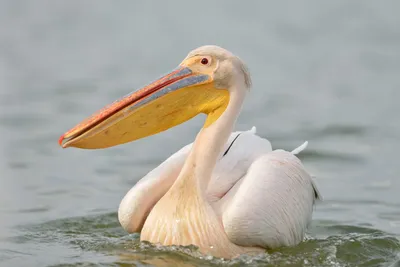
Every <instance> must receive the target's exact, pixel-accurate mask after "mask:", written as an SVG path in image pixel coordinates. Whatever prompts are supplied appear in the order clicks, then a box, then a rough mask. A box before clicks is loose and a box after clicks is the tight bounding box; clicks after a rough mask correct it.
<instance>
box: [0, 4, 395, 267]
mask: <svg viewBox="0 0 400 267" xmlns="http://www.w3.org/2000/svg"><path fill="white" fill-rule="evenodd" d="M399 10H400V2H398V1H385V2H382V1H345V0H343V1H331V2H327V1H324V2H321V1H279V2H278V1H275V2H272V1H249V2H245V1H209V0H207V1H196V2H191V1H174V2H172V1H142V2H139V1H118V2H111V1H109V2H106V1H36V2H34V1H17V0H9V1H5V0H3V1H1V2H0V25H1V26H0V137H1V138H0V151H1V153H0V156H1V160H0V265H1V266H97V265H101V266H208V265H213V264H219V263H218V262H215V261H213V260H211V261H206V260H202V259H194V258H191V257H185V256H182V255H181V254H179V253H176V252H168V251H163V250H160V249H159V248H158V249H157V248H153V247H151V246H150V247H148V246H147V247H146V246H143V244H140V243H139V241H138V237H137V235H126V234H125V232H124V231H123V230H122V229H121V228H120V226H119V223H118V221H117V215H116V211H117V208H118V205H119V202H120V201H121V199H122V198H123V196H124V195H125V193H126V192H127V191H128V190H129V189H130V188H131V187H132V186H133V185H134V184H135V183H136V181H138V179H140V178H141V177H142V176H143V175H145V174H146V173H147V172H148V171H149V170H151V169H153V168H154V167H156V166H157V165H158V164H159V163H161V162H162V161H163V160H165V159H166V158H167V157H168V156H169V155H171V154H172V153H174V152H175V151H177V150H178V149H179V148H181V147H182V146H183V145H186V144H187V143H190V142H192V141H193V139H194V137H195V134H196V133H197V131H198V130H199V129H200V127H201V125H202V121H203V119H204V117H201V116H200V117H197V118H195V119H193V120H191V121H189V122H188V123H185V124H183V125H180V126H178V127H176V128H174V129H171V130H169V131H167V132H164V133H161V134H159V135H156V136H152V137H149V138H146V139H143V140H140V141H137V142H134V143H130V144H126V145H123V146H119V147H115V148H111V149H107V150H96V151H86V150H78V149H64V150H63V149H61V148H60V147H59V146H58V143H57V140H58V138H59V136H60V135H61V134H63V133H64V132H65V131H66V130H68V129H70V128H71V127H72V126H74V125H75V124H76V123H78V122H80V121H81V120H82V119H84V118H85V117H87V116H88V115H90V114H92V113H93V112H94V111H96V110H98V109H99V108H101V107H103V106H104V105H105V104H108V103H110V102H112V101H114V100H115V99H117V98H119V97H121V96H123V95H125V94H127V93H129V92H131V91H132V90H134V89H136V88H139V87H140V86H142V85H144V84H146V83H148V82H149V81H151V80H153V79H154V78H157V77H159V76H160V75H161V74H163V73H166V72H167V71H169V70H171V69H172V68H174V67H175V66H176V65H177V64H179V63H180V62H181V60H182V59H183V58H184V57H185V56H186V54H187V53H188V52H189V51H190V50H192V49H194V48H196V47H198V46H201V45H205V44H216V45H219V46H222V47H224V48H226V49H228V50H230V51H232V52H233V53H234V54H236V55H238V56H239V57H241V58H242V60H243V61H244V62H245V63H246V64H247V65H248V67H249V69H250V72H251V74H252V78H253V85H254V86H253V88H252V90H251V93H250V94H249V95H248V98H247V99H246V102H245V106H244V109H243V112H242V114H241V116H240V118H239V120H238V123H237V126H236V129H237V130H247V129H250V128H251V127H252V126H256V127H257V132H258V134H259V135H260V136H262V137H264V138H268V139H269V140H270V141H271V142H272V145H273V148H284V149H287V150H291V149H293V148H295V147H297V146H298V145H300V144H301V143H303V142H304V141H305V140H308V141H309V147H308V149H307V150H306V151H305V152H304V153H303V154H301V155H300V158H301V159H302V160H303V162H304V164H305V166H306V167H307V168H308V169H309V171H310V172H311V173H312V174H313V175H315V176H316V182H317V185H318V186H319V190H320V191H321V193H322V195H323V197H324V202H322V203H320V204H318V206H317V207H316V209H315V212H314V221H313V226H312V228H311V230H310V240H308V241H307V242H305V243H304V244H302V245H300V246H298V247H296V248H291V249H287V250H282V251H281V250H280V251H278V252H274V253H271V254H269V255H266V256H265V257H263V258H259V259H257V260H251V259H250V260H249V259H241V260H239V261H237V262H234V263H232V264H239V265H241V264H245V263H252V264H253V265H251V266H255V265H257V264H259V265H260V266H264V265H268V264H270V265H271V266H274V265H277V266H284V265H285V264H288V265H287V266H301V265H304V266H399V265H396V264H399V263H398V262H397V261H398V259H399V256H398V255H399V252H400V243H399V241H398V239H397V236H398V235H399V234H400V194H399V192H400V179H399V173H400V167H399V163H398V152H399V151H400V143H399V135H400V120H399V115H400V106H399V104H398V102H399V100H400V75H399V72H400V16H399ZM122 254H124V255H125V256H124V257H123V256H121V255H122ZM315 259H319V260H315ZM396 262H397V263H396ZM146 264H147V265H146ZM291 264H292V265H291ZM239 265H238V266H239Z"/></svg>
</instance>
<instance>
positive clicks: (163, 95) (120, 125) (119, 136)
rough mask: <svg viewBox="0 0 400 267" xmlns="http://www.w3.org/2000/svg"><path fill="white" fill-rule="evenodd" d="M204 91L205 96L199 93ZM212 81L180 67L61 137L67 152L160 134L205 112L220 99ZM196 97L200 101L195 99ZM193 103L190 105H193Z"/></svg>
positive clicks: (60, 140) (94, 115)
mask: <svg viewBox="0 0 400 267" xmlns="http://www.w3.org/2000/svg"><path fill="white" fill-rule="evenodd" d="M199 87H201V88H203V89H204V90H203V91H202V94H203V96H202V97H200V94H199V92H198V90H197V89H199ZM211 91H215V89H214V88H213V86H212V78H211V77H210V76H209V75H206V74H201V73H200V74H199V73H193V71H192V70H191V69H190V68H189V67H184V66H179V67H178V68H177V69H175V70H174V71H172V72H171V73H169V74H167V75H165V76H163V77H161V78H160V79H158V80H156V81H154V82H153V83H151V84H149V85H147V86H145V87H143V88H142V89H139V90H137V91H134V92H132V93H130V94H129V95H127V96H125V97H123V98H121V99H119V100H117V101H115V102H114V103H112V104H110V105H108V106H106V107H104V108H103V109H101V110H99V111H98V112H96V113H95V114H93V115H92V116H90V117H89V118H87V119H86V120H84V121H83V122H81V123H79V124H78V125H76V126H75V127H74V128H72V129H71V130H69V131H67V132H66V133H65V134H63V135H61V137H60V139H59V141H58V142H59V144H60V146H62V147H63V148H66V147H70V146H72V147H79V148H88V149H95V148H106V147H110V146H115V145H119V144H123V143H126V142H130V141H133V140H137V139H139V138H142V137H145V136H149V135H152V134H156V133H158V132H161V131H164V130H166V129H169V128H171V127H173V126H175V125H177V124H180V123H182V122H184V121H186V120H188V119H190V118H192V117H194V116H196V115H197V114H198V113H200V112H203V109H204V103H205V102H207V101H212V100H215V99H217V98H218V95H221V94H215V92H214V93H211ZM193 96H196V97H193ZM189 102H190V103H189Z"/></svg>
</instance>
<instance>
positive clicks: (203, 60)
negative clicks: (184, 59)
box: [200, 57, 208, 65]
mask: <svg viewBox="0 0 400 267" xmlns="http://www.w3.org/2000/svg"><path fill="white" fill-rule="evenodd" d="M200 62H201V64H203V65H207V64H208V59H207V58H205V57H204V58H202V59H201V61H200Z"/></svg>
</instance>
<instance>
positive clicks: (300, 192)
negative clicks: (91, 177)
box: [59, 46, 319, 259]
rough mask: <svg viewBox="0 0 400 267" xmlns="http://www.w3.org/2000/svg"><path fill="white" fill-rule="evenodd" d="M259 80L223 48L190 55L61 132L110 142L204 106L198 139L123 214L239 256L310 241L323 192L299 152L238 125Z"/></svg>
mask: <svg viewBox="0 0 400 267" xmlns="http://www.w3.org/2000/svg"><path fill="white" fill-rule="evenodd" d="M250 86H251V80H250V75H249V73H248V71H247V69H246V67H245V65H244V63H243V62H242V61H241V60H240V59H239V58H238V57H236V56H235V55H233V54H232V53H230V52H229V51H227V50H225V49H223V48H221V47H218V46H202V47H199V48H197V49H195V50H193V51H192V52H190V53H189V54H188V56H187V57H186V58H185V59H184V60H183V61H182V63H181V64H180V65H179V66H178V68H176V69H175V70H173V71H172V72H171V73H169V74H167V75H165V76H163V77H161V78H160V79H158V80H156V81H154V82H153V83H151V84H149V85H147V86H145V87H144V88H142V89H140V90H137V91H134V92H133V93H131V94H129V95H127V96H125V97H123V98H122V99H120V100H118V101H116V102H114V103H112V104H111V105H108V106H106V107H105V108H103V109H101V110H100V111H99V112H97V113H95V114H94V115H92V116H91V117H89V118H88V119H86V120H84V121H83V122H82V123H80V124H78V125H77V126H75V127H74V128H73V129H71V130H70V131H68V132H66V133H65V134H64V135H62V136H61V137H60V140H59V143H60V145H61V146H62V147H64V148H65V147H78V148H86V149H96V148H106V147H111V146H115V145H119V144H123V143H126V142H130V141H133V140H137V139H139V138H143V137H146V136H149V135H153V134H156V133H159V132H161V131H165V130H167V129H169V128H171V127H174V126H176V125H178V124H181V123H183V122H185V121H187V120H189V119H191V118H193V117H194V116H196V115H198V114H199V113H205V114H206V115H207V119H206V121H205V123H204V126H203V128H202V129H201V130H200V132H199V133H198V135H197V137H196V139H195V141H194V142H193V143H192V144H189V145H187V146H185V147H184V148H182V149H181V150H179V151H178V152H177V153H175V154H173V155H172V156H171V157H170V158H168V159H167V160H166V161H165V162H163V163H162V164H161V165H159V166H158V167H157V168H155V169H154V170H152V171H151V172H149V173H148V174H147V175H146V176H145V177H144V178H142V179H141V180H140V181H139V182H138V183H137V184H136V185H135V186H134V187H133V188H132V189H131V190H130V191H129V192H128V193H127V194H126V196H125V197H124V199H123V200H122V202H121V204H120V206H119V210H118V218H119V221H120V223H121V225H122V227H123V228H124V229H125V230H126V231H127V232H129V233H132V232H141V237H140V238H141V240H146V241H149V242H151V243H158V244H161V245H165V246H168V245H182V246H187V245H195V246H197V247H198V248H199V250H200V252H202V253H204V254H208V255H212V256H216V257H223V258H228V259H229V258H233V257H236V256H238V255H241V254H245V253H253V252H260V251H263V250H264V249H265V248H277V247H281V246H293V245H296V244H298V243H299V242H301V241H302V240H303V238H304V235H305V232H306V229H307V226H308V224H309V222H310V221H311V217H312V211H313V205H314V202H315V200H316V199H318V198H319V193H318V191H317V189H316V188H315V185H314V184H313V181H312V179H311V177H310V175H309V174H308V173H307V171H306V170H305V169H304V167H303V165H302V164H301V162H300V160H299V159H298V158H297V157H296V156H295V155H294V154H296V153H297V152H299V151H301V150H302V149H303V148H304V147H305V145H306V144H305V145H303V147H300V148H298V149H296V150H294V151H292V152H287V151H283V150H274V151H273V150H272V148H271V144H270V142H269V141H268V140H266V139H263V138H261V137H259V136H257V135H256V134H255V128H254V129H252V130H250V131H247V132H234V133H232V130H233V128H234V125H235V122H236V119H237V117H238V115H239V113H240V110H241V107H242V103H243V100H244V98H245V96H246V93H247V92H248V90H249V88H250Z"/></svg>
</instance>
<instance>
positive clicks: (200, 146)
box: [171, 85, 246, 197]
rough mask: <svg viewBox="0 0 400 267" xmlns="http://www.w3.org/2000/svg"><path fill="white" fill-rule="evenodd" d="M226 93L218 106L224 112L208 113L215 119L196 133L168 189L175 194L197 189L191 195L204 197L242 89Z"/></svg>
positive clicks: (237, 106) (230, 129) (237, 107)
mask: <svg viewBox="0 0 400 267" xmlns="http://www.w3.org/2000/svg"><path fill="white" fill-rule="evenodd" d="M243 86H244V85H243ZM229 91H230V97H229V103H228V105H227V106H225V107H220V108H221V109H224V111H221V110H219V109H217V110H215V111H214V112H212V113H210V114H208V116H209V118H207V120H208V119H211V118H210V116H219V117H218V119H216V120H215V121H214V122H213V123H212V124H210V125H207V124H208V123H207V121H206V126H204V127H203V128H202V129H201V130H200V132H199V133H198V135H197V137H196V140H195V141H194V144H193V147H192V150H191V152H190V153H189V155H188V158H187V159H186V161H185V164H184V166H183V168H182V171H181V172H180V174H179V176H178V178H177V180H176V183H175V184H174V186H172V188H171V190H177V192H176V193H178V194H184V191H186V190H185V188H186V189H187V188H190V189H197V190H196V191H197V192H195V193H197V195H201V196H203V197H205V191H206V189H207V186H208V183H209V181H210V179H211V175H212V172H213V170H214V167H215V164H216V162H217V159H218V157H219V156H220V155H221V153H222V149H223V147H224V145H225V143H226V142H227V140H228V138H229V136H230V134H231V133H232V131H233V128H234V126H235V123H236V119H237V117H238V116H239V113H240V111H241V108H242V104H243V100H244V97H245V94H246V89H245V88H230V89H229ZM221 112H222V114H221ZM219 114H221V115H219ZM182 186H183V187H184V188H182ZM182 189H183V190H182ZM189 191H192V190H189ZM192 192H193V191H192Z"/></svg>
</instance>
